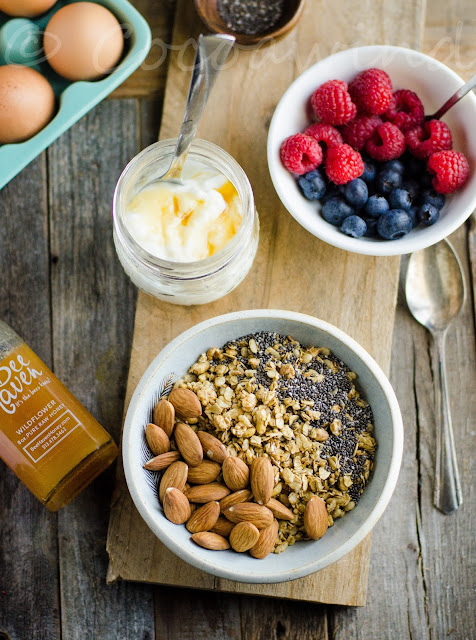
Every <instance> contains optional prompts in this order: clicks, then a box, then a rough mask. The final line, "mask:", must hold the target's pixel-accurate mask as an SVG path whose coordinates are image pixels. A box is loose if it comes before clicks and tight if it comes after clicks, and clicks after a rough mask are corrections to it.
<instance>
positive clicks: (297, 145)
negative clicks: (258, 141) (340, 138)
mask: <svg viewBox="0 0 476 640" xmlns="http://www.w3.org/2000/svg"><path fill="white" fill-rule="evenodd" d="M280 156H281V162H282V163H283V164H284V166H285V167H286V169H288V170H289V171H292V172H293V173H297V174H298V175H299V176H301V175H303V174H304V173H308V172H309V171H313V170H314V169H316V167H318V166H319V165H320V164H321V162H322V149H321V147H320V146H319V143H318V142H317V140H316V139H315V138H311V136H306V135H304V134H303V133H295V134H294V135H293V136H290V137H289V138H286V140H285V141H284V142H283V144H282V145H281V150H280Z"/></svg>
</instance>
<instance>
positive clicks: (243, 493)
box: [220, 489, 253, 513]
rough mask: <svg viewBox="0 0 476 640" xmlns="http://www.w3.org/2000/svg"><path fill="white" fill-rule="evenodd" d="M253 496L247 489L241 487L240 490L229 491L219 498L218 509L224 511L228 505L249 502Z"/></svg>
mask: <svg viewBox="0 0 476 640" xmlns="http://www.w3.org/2000/svg"><path fill="white" fill-rule="evenodd" d="M252 498H253V494H252V493H251V491H250V490H249V489H241V490H240V491H235V492H234V493H230V495H229V496H226V498H223V499H222V500H220V511H221V512H222V513H224V512H225V511H226V510H227V509H228V508H229V507H232V506H233V505H234V504H239V503H240V502H251V499H252Z"/></svg>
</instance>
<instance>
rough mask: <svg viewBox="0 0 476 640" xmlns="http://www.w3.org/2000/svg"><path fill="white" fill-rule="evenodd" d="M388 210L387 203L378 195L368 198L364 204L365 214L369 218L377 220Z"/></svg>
mask: <svg viewBox="0 0 476 640" xmlns="http://www.w3.org/2000/svg"><path fill="white" fill-rule="evenodd" d="M389 209H390V205H389V204H388V201H387V200H386V199H385V198H384V197H383V196H379V195H374V196H370V198H369V199H368V200H367V202H366V203H365V213H366V214H367V215H368V216H370V217H371V218H378V217H379V216H381V215H382V214H384V213H387V211H388V210H389Z"/></svg>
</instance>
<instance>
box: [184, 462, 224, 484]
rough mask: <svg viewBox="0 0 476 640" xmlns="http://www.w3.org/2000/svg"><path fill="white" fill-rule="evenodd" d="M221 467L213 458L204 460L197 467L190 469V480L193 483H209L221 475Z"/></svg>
mask: <svg viewBox="0 0 476 640" xmlns="http://www.w3.org/2000/svg"><path fill="white" fill-rule="evenodd" d="M220 471H221V467H220V465H219V464H217V463H216V462H211V460H203V461H202V462H200V464H198V465H197V466H196V467H190V469H189V470H188V482H191V483H192V484H209V483H210V482H214V481H215V480H216V479H217V478H218V476H219V475H220Z"/></svg>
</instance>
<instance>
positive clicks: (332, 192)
mask: <svg viewBox="0 0 476 640" xmlns="http://www.w3.org/2000/svg"><path fill="white" fill-rule="evenodd" d="M336 197H337V198H340V197H341V193H340V191H339V188H338V187H337V185H335V184H334V183H333V182H330V183H329V184H328V185H327V187H326V192H325V194H324V195H323V196H322V198H321V203H322V204H325V203H326V202H327V201H328V200H330V199H331V198H336Z"/></svg>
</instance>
